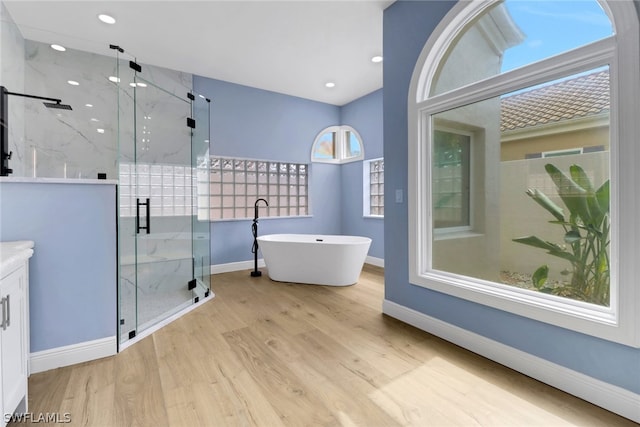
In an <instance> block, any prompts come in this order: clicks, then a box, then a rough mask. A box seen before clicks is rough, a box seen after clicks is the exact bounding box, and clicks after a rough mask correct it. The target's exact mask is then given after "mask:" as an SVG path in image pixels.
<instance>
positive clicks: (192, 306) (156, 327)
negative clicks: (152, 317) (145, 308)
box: [120, 292, 215, 351]
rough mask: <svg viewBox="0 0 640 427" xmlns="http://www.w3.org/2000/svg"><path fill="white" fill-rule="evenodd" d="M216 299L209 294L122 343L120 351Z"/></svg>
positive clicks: (213, 295) (212, 294)
mask: <svg viewBox="0 0 640 427" xmlns="http://www.w3.org/2000/svg"><path fill="white" fill-rule="evenodd" d="M214 297H215V294H214V293H213V292H211V293H210V294H209V296H208V297H206V298H201V299H200V301H198V302H197V303H195V304H189V305H188V306H187V307H186V308H184V309H182V310H180V311H179V312H177V313H175V314H172V315H171V316H169V317H167V318H166V319H163V320H162V321H160V322H158V323H156V324H154V325H153V326H151V327H149V328H147V329H145V330H144V331H142V332H140V333H139V334H138V335H136V336H135V337H134V338H131V339H130V340H127V341H125V342H123V343H120V351H122V350H124V349H126V348H128V347H131V346H132V345H133V344H135V343H137V342H138V341H140V340H142V339H144V338H146V337H148V336H149V335H151V334H152V333H154V332H156V331H158V330H160V329H162V328H163V327H165V326H167V325H168V324H169V323H171V322H173V321H174V320H177V319H179V318H180V317H182V316H184V315H185V314H187V313H189V312H190V311H191V310H194V309H196V308H198V307H200V306H201V305H202V304H204V303H206V302H207V301H210V300H212V299H213V298H214Z"/></svg>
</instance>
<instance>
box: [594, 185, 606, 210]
mask: <svg viewBox="0 0 640 427" xmlns="http://www.w3.org/2000/svg"><path fill="white" fill-rule="evenodd" d="M596 199H597V200H598V205H600V209H601V210H602V212H603V213H609V180H606V181H605V182H604V184H602V185H601V186H600V188H598V189H597V190H596Z"/></svg>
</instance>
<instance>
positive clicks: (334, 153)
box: [311, 126, 364, 163]
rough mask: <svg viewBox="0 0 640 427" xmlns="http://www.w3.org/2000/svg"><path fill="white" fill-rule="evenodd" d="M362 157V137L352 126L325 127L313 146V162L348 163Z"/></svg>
mask: <svg viewBox="0 0 640 427" xmlns="http://www.w3.org/2000/svg"><path fill="white" fill-rule="evenodd" d="M362 159H364V148H363V146H362V138H360V135H359V134H358V132H356V130H355V129H354V128H352V127H351V126H330V127H328V128H326V129H323V130H322V131H320V133H319V134H318V136H317V137H316V140H315V141H314V142H313V146H312V147H311V161H312V162H319V163H348V162H355V161H357V160H362Z"/></svg>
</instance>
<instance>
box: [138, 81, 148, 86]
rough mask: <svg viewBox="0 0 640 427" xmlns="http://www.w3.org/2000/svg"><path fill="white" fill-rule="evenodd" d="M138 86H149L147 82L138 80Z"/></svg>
mask: <svg viewBox="0 0 640 427" xmlns="http://www.w3.org/2000/svg"><path fill="white" fill-rule="evenodd" d="M138 87H147V84H146V83H141V82H138Z"/></svg>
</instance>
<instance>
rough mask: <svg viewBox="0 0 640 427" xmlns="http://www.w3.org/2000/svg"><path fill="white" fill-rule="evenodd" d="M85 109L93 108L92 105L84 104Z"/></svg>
mask: <svg viewBox="0 0 640 427" xmlns="http://www.w3.org/2000/svg"><path fill="white" fill-rule="evenodd" d="M84 106H85V107H88V108H91V107H93V104H84Z"/></svg>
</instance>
